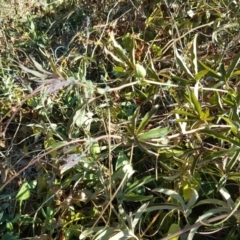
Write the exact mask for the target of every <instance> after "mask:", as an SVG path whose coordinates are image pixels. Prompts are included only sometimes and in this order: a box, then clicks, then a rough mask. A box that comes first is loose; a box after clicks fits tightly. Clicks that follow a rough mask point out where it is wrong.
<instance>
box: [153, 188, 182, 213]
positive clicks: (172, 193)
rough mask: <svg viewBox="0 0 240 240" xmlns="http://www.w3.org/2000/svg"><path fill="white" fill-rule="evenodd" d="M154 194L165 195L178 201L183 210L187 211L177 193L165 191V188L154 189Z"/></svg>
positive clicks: (169, 190)
mask: <svg viewBox="0 0 240 240" xmlns="http://www.w3.org/2000/svg"><path fill="white" fill-rule="evenodd" d="M153 192H158V193H164V194H166V195H168V196H170V197H172V198H174V199H176V200H177V201H178V202H179V203H180V204H181V205H182V208H183V210H185V202H184V200H183V199H182V197H181V196H180V195H179V194H178V193H177V192H175V191H173V190H171V189H165V188H155V189H153Z"/></svg>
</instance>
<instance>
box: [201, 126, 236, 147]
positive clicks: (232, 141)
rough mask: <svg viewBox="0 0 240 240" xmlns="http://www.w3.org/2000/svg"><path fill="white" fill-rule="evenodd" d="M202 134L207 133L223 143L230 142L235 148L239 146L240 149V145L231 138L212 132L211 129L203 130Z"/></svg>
mask: <svg viewBox="0 0 240 240" xmlns="http://www.w3.org/2000/svg"><path fill="white" fill-rule="evenodd" d="M200 132H201V133H205V134H207V135H209V136H212V137H214V138H217V139H219V140H221V141H225V142H229V143H232V144H234V145H235V146H238V147H240V143H239V142H238V141H236V140H234V139H232V138H230V137H227V136H225V135H222V134H221V133H219V132H217V131H214V130H210V129H203V130H200Z"/></svg>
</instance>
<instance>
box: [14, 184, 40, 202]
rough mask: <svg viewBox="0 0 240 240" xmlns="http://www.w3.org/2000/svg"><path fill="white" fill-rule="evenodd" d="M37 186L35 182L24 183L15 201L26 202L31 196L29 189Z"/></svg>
mask: <svg viewBox="0 0 240 240" xmlns="http://www.w3.org/2000/svg"><path fill="white" fill-rule="evenodd" d="M36 185H37V180H34V181H31V182H24V183H23V184H22V186H21V188H20V190H19V191H18V193H17V196H16V199H17V200H19V201H23V200H27V199H29V198H30V196H31V191H30V190H31V189H34V188H35V187H36Z"/></svg>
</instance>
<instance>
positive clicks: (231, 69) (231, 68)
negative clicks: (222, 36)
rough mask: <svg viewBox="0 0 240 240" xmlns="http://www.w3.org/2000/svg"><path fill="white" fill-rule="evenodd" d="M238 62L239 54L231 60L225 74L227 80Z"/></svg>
mask: <svg viewBox="0 0 240 240" xmlns="http://www.w3.org/2000/svg"><path fill="white" fill-rule="evenodd" d="M239 60H240V53H238V54H237V55H236V57H235V58H234V59H233V61H232V64H231V65H230V67H229V69H228V71H227V74H226V79H227V80H229V78H230V77H231V76H232V74H233V71H234V69H235V68H236V67H237V65H238V63H239Z"/></svg>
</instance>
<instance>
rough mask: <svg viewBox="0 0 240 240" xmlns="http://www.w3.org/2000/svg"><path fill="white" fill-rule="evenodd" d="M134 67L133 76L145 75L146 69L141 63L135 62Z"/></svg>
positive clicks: (143, 76)
mask: <svg viewBox="0 0 240 240" xmlns="http://www.w3.org/2000/svg"><path fill="white" fill-rule="evenodd" d="M134 67H135V76H136V77H137V78H145V77H146V74H147V72H146V69H145V68H144V67H143V66H142V65H140V64H139V63H136V64H135V66H134Z"/></svg>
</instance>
